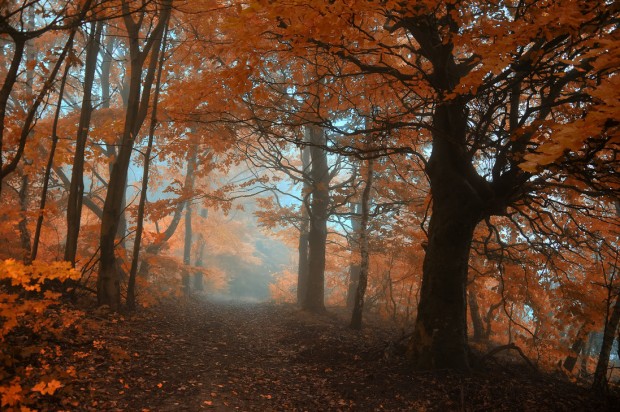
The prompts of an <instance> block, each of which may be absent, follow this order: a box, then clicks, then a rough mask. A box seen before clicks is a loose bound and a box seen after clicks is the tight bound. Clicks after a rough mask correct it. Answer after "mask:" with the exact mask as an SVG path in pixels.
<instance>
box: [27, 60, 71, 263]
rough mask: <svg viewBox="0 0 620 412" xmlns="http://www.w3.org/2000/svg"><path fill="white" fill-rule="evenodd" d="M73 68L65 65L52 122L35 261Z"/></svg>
mask: <svg viewBox="0 0 620 412" xmlns="http://www.w3.org/2000/svg"><path fill="white" fill-rule="evenodd" d="M69 70H71V65H70V64H67V65H66V66H65V71H64V73H63V75H62V80H61V82H60V89H59V91H58V105H57V106H56V111H55V113H54V122H53V123H52V146H51V147H50V154H49V157H48V159H47V165H46V166H45V176H44V177H43V189H42V190H41V201H40V203H39V214H38V216H37V225H36V228H35V231H34V238H33V241H32V255H31V256H30V260H31V261H34V260H35V259H36V258H37V254H38V251H39V239H40V238H41V228H42V227H43V219H44V217H45V216H44V212H45V204H46V202H47V189H48V187H49V182H50V176H51V174H52V168H53V167H54V156H55V154H56V146H57V145H58V120H59V118H60V109H61V107H62V97H63V96H64V94H65V85H66V84H67V76H68V75H69Z"/></svg>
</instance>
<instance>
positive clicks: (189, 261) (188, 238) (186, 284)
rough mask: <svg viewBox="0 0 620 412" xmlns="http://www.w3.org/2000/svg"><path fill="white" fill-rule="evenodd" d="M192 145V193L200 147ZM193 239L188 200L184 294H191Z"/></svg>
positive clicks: (190, 208)
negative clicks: (190, 267)
mask: <svg viewBox="0 0 620 412" xmlns="http://www.w3.org/2000/svg"><path fill="white" fill-rule="evenodd" d="M190 144H191V146H190V148H189V153H188V154H189V161H188V163H187V177H188V178H189V186H187V187H186V190H187V191H188V193H190V195H191V194H192V193H193V192H194V180H195V173H194V172H195V170H196V161H197V160H198V148H197V146H196V144H195V143H193V142H192V143H190ZM192 239H193V230H192V202H191V200H188V201H187V203H186V205H185V239H184V244H183V264H184V265H185V268H184V269H183V274H182V276H183V279H182V282H183V294H184V295H185V296H189V294H190V273H191V272H190V269H189V266H190V265H191V264H192Z"/></svg>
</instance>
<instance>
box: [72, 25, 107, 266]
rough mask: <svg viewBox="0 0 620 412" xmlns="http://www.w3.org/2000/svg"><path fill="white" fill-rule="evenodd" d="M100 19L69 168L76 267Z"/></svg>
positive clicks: (88, 59) (89, 53)
mask: <svg viewBox="0 0 620 412" xmlns="http://www.w3.org/2000/svg"><path fill="white" fill-rule="evenodd" d="M102 29H103V22H101V21H100V22H96V23H95V22H94V23H91V32H90V35H89V36H88V43H87V45H86V65H85V67H84V94H83V96H82V110H81V113H80V121H79V124H78V130H77V138H76V142H75V154H74V157H73V167H72V168H71V185H70V187H69V199H68V201H67V242H66V244H65V257H64V259H65V261H67V262H71V265H73V266H75V257H76V254H77V245H78V237H79V234H80V221H81V217H82V201H83V200H82V199H83V198H84V154H85V151H86V141H87V139H88V130H89V128H90V118H91V115H92V113H93V104H92V92H93V84H94V81H95V70H96V68H97V56H98V54H99V43H100V40H101V31H102Z"/></svg>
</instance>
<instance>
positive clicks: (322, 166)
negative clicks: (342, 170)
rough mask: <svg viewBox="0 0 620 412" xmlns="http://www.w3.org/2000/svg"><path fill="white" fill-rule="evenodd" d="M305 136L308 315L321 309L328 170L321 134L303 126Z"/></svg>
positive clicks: (305, 304)
mask: <svg viewBox="0 0 620 412" xmlns="http://www.w3.org/2000/svg"><path fill="white" fill-rule="evenodd" d="M306 131H307V133H308V134H309V141H310V142H311V143H312V146H311V147H310V158H311V161H312V163H311V170H310V176H311V178H312V201H311V207H310V231H309V233H308V259H309V265H308V282H307V289H306V293H305V298H304V300H303V302H302V309H304V310H307V311H310V312H322V311H324V310H325V302H324V299H325V248H326V241H327V218H328V208H329V181H330V176H329V169H328V165H327V154H326V153H325V150H324V149H323V147H322V146H325V144H326V137H325V131H324V130H323V129H322V128H321V127H318V126H314V125H309V126H306Z"/></svg>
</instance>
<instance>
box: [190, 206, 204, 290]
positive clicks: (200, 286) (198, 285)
mask: <svg viewBox="0 0 620 412" xmlns="http://www.w3.org/2000/svg"><path fill="white" fill-rule="evenodd" d="M200 217H201V218H203V219H206V218H207V209H202V210H201V211H200ZM197 242H198V253H197V254H196V267H199V268H201V267H203V266H204V254H205V246H206V242H205V238H204V236H203V235H202V233H199V234H198V241H197ZM193 288H194V290H196V291H199V292H202V291H203V290H204V289H205V286H204V279H203V275H202V272H201V271H197V272H196V273H194V281H193Z"/></svg>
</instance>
